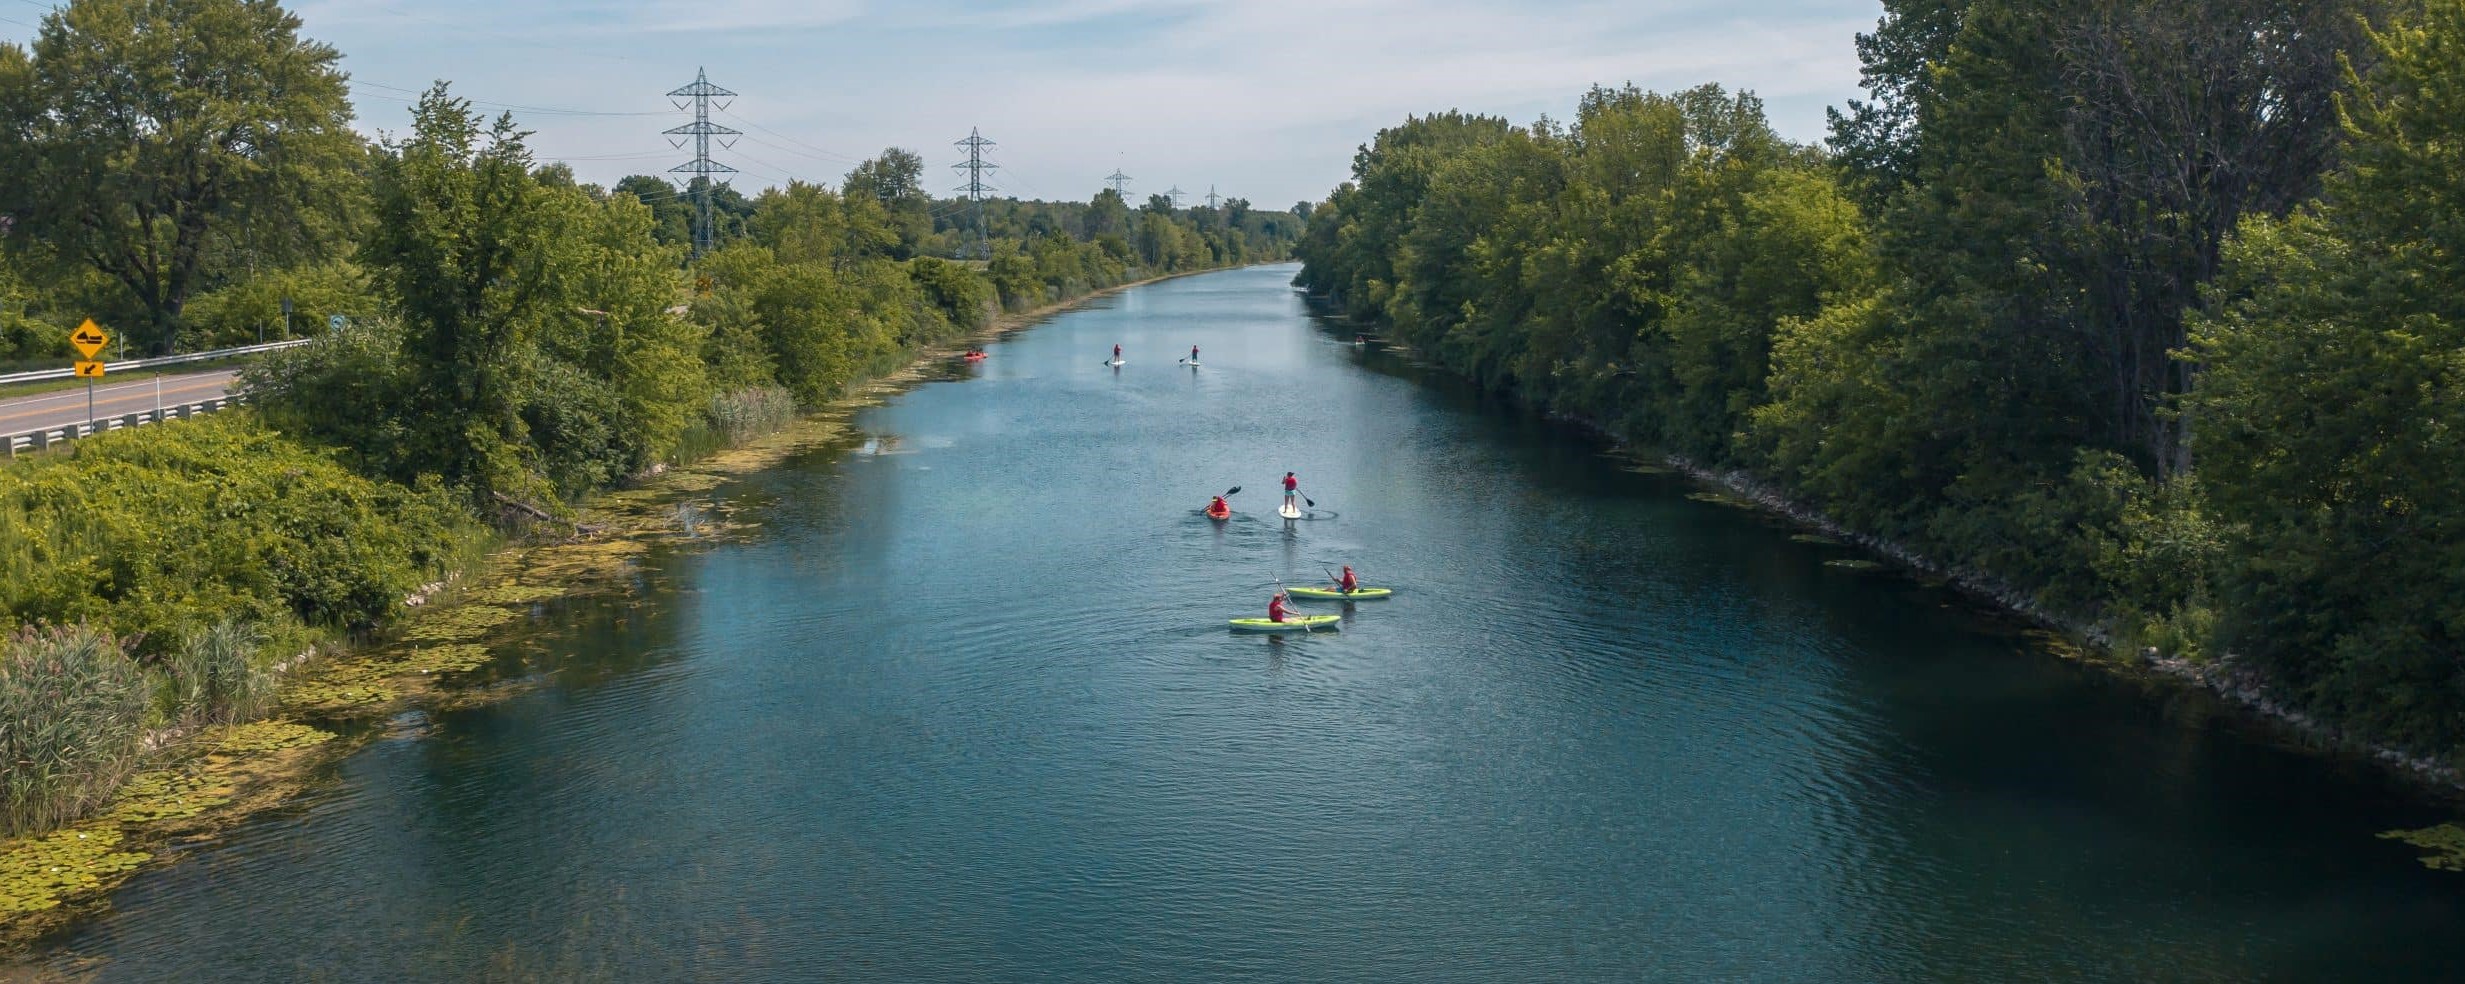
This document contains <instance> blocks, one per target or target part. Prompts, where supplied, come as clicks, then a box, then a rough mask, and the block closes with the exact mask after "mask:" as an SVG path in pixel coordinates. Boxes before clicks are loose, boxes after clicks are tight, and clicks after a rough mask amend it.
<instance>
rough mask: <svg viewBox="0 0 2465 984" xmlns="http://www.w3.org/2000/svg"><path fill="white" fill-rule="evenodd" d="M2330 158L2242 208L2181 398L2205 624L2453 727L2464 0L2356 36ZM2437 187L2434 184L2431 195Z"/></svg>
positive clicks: (2459, 643) (2266, 662)
mask: <svg viewBox="0 0 2465 984" xmlns="http://www.w3.org/2000/svg"><path fill="white" fill-rule="evenodd" d="M2374 41H2375V44H2374V48H2375V49H2376V51H2377V53H2378V54H2380V55H2381V56H2383V58H2384V61H2383V62H2382V64H2381V71H2379V72H2377V73H2375V74H2374V75H2373V77H2372V78H2371V80H2370V84H2369V85H2368V86H2365V85H2363V84H2361V80H2360V79H2359V78H2357V79H2356V87H2355V88H2356V90H2357V91H2356V92H2355V94H2354V95H2353V96H2352V97H2351V98H2349V99H2348V100H2346V106H2345V108H2346V119H2347V120H2348V121H2349V122H2348V124H2347V132H2348V135H2349V137H2350V140H2351V146H2350V149H2349V150H2348V151H2347V155H2348V157H2349V159H2350V163H2349V164H2348V165H2347V166H2346V167H2343V168H2341V169H2339V170H2337V171H2335V172H2333V173H2332V174H2331V175H2330V177H2329V179H2328V181H2327V187H2326V190H2325V193H2324V195H2323V197H2322V199H2321V201H2320V202H2319V204H2318V205H2316V206H2315V207H2312V208H2309V209H2306V210H2305V211H2303V212H2302V213H2300V214H2297V215H2295V216H2293V217H2292V218H2290V219H2287V220H2284V221H2272V220H2265V219H2256V220H2253V221H2250V222H2247V223H2245V224H2244V225H2243V227H2242V229H2241V231H2240V233H2239V235H2238V236H2237V238H2236V240H2235V242H2234V244H2233V248H2232V250H2231V252H2230V253H2229V255H2228V257H2227V263H2226V274H2225V276H2224V277H2223V278H2222V279H2221V281H2220V289H2219V291H2218V296H2220V297H2221V298H2224V299H2225V303H2224V304H2222V305H2221V306H2220V308H2219V310H2218V312H2217V314H2216V315H2215V316H2214V317H2213V318H2209V319H2205V320H2203V321H2201V322H2200V323H2199V324H2198V330H2197V333H2196V340H2197V345H2196V347H2195V349H2194V353H2193V354H2194V357H2195V358H2196V359H2197V360H2198V361H2199V362H2201V363H2204V364H2205V365H2206V367H2207V368H2206V370H2205V372H2204V373H2203V374H2202V375H2201V377H2200V381H2199V387H2198V388H2197V389H2196V390H2195V391H2194V392H2193V394H2192V396H2191V398H2190V400H2189V401H2188V405H2189V409H2190V412H2191V413H2192V414H2193V415H2195V417H2196V419H2197V420H2198V421H2199V422H2200V429H2199V431H2198V434H2197V441H2198V443H2197V449H2198V451H2199V460H2200V465H2199V467H2200V473H2201V479H2202V481H2201V484H2202V487H2203V488H2204V489H2205V490H2206V492H2207V495H2206V501H2205V505H2206V507H2207V509H2208V510H2209V511H2210V513H2211V514H2212V515H2213V516H2214V518H2215V520H2216V521H2217V522H2218V523H2219V524H2220V525H2221V526H2222V527H2223V528H2225V529H2226V530H2227V531H2228V534H2227V538H2228V552H2229V557H2230V560H2229V561H2228V562H2227V563H2225V564H2224V565H2223V570H2222V571H2221V572H2220V581H2221V582H2222V585H2221V592H2220V593H2221V595H2222V597H2221V601H2222V603H2223V605H2224V611H2223V612H2221V615H2222V625H2221V631H2222V635H2223V641H2224V643H2225V644H2226V645H2228V646H2230V647H2232V649H2233V650H2234V651H2235V652H2238V653H2242V654H2244V655H2247V656H2251V657H2254V658H2255V659H2257V660H2258V661H2259V662H2260V663H2261V665H2263V666H2264V667H2266V668H2267V669H2268V670H2270V671H2271V672H2272V673H2273V674H2274V675H2275V676H2276V677H2277V679H2279V680H2280V681H2282V682H2284V683H2287V684H2290V685H2291V688H2292V691H2293V693H2294V694H2295V695H2296V696H2297V697H2299V698H2300V699H2301V700H2302V701H2303V702H2305V703H2307V704H2309V705H2310V706H2312V707H2315V708H2318V709H2321V710H2325V711H2328V712H2330V713H2333V714H2336V715H2337V716H2338V717H2339V718H2340V719H2341V720H2347V721H2356V722H2362V723H2366V724H2369V725H2373V726H2374V727H2375V730H2377V731H2378V732H2380V733H2382V734H2391V735H2394V736H2396V737H2398V738H2400V739H2402V740H2406V741H2408V742H2410V743H2414V744H2417V745H2420V746H2422V747H2425V748H2428V749H2433V750H2452V749H2455V748H2458V747H2460V745H2465V656H2460V654H2461V653H2465V566H2461V565H2460V564H2459V563H2458V558H2459V557H2465V503H2460V502H2459V500H2458V498H2457V490H2458V489H2460V488H2465V447H2460V445H2459V435H2460V434H2465V259H2460V258H2465V223H2460V221H2459V213H2458V211H2457V210H2456V209H2455V208H2453V207H2449V206H2448V205H2447V204H2446V203H2453V202H2457V201H2460V200H2465V160H2461V159H2460V158H2459V157H2458V155H2457V152H2456V143H2455V137H2456V121H2457V120H2458V119H2465V90H2460V89H2459V87H2458V85H2457V80H2458V79H2460V78H2465V7H2460V6H2459V5H2458V4H2456V3H2453V2H2443V3H2434V4H2428V5H2426V12H2425V13H2424V14H2423V15H2421V16H2419V17H2418V18H2416V19H2414V20H2412V21H2411V22H2409V23H2405V24H2402V25H2399V26H2397V27H2394V28H2392V29H2390V30H2389V31H2388V32H2387V33H2385V34H2382V35H2379V36H2377V37H2376V38H2374ZM2431 203H2439V204H2431Z"/></svg>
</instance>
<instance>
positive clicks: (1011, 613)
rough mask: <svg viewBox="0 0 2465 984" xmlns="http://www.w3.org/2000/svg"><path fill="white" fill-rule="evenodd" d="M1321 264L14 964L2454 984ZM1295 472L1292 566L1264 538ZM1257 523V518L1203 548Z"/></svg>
mask: <svg viewBox="0 0 2465 984" xmlns="http://www.w3.org/2000/svg"><path fill="white" fill-rule="evenodd" d="M1292 272H1293V271H1292V269H1291V268H1290V267H1271V268H1260V269H1251V270H1243V271H1235V272H1229V273H1221V274H1214V275H1209V276H1203V277H1194V278H1189V279H1183V280H1177V281H1171V282H1167V283H1163V284H1158V285H1154V286H1150V287H1146V288H1141V289H1139V290H1136V291H1133V292H1130V293H1127V294H1124V295H1121V296H1119V297H1117V298H1114V299H1111V300H1109V301H1106V302H1103V304H1102V305H1101V306H1099V307H1096V308H1091V309H1088V310H1083V311H1079V312H1076V313H1072V314H1068V315H1065V316H1062V317H1060V318H1058V319H1056V320H1054V321H1053V322H1051V323H1050V324H1047V325H1044V326H1042V327H1039V328H1037V329H1035V330H1033V331H1031V332H1026V333H1022V334H1018V335H1013V336H1010V337H1009V338H1008V339H1006V340H1005V341H1003V342H1001V343H1000V344H997V345H995V346H994V347H993V348H992V349H991V352H992V358H991V359H990V360H988V361H986V362H984V363H982V364H981V365H980V366H977V367H974V368H972V369H963V370H960V369H954V370H953V375H954V378H953V379H952V380H950V381H945V382H936V383H931V384H927V385H924V386H922V387H920V388H918V389H916V390H914V391H912V392H910V393H908V394H906V395H904V396H902V397H900V398H898V399H897V400H895V401H894V402H892V403H891V404H890V405H888V406H884V407H881V408H877V409H874V410H871V411H868V412H866V413H865V414H864V415H862V416H861V417H860V418H859V421H858V423H859V426H860V428H861V430H862V432H863V433H862V434H861V435H859V436H856V437H853V438H851V439H849V440H848V441H845V442H843V443H842V444H841V445H839V446H836V447H832V448H829V449H824V450H817V451H815V452H812V453H809V454H805V455H803V456H800V457H798V458H796V459H794V460H792V461H789V462H787V463H786V464H785V465H784V466H782V467H779V468H777V469H774V470H771V471H769V472H765V473H762V474H759V475H756V476H753V477H751V478H749V479H746V480H744V481H742V482H739V483H736V484H734V485H731V486H729V487H727V488H725V489H722V490H721V491H720V492H719V493H717V494H718V495H719V496H721V497H723V498H726V499H729V500H732V501H734V502H737V503H740V504H744V505H747V506H750V507H752V515H753V517H754V518H756V519H758V520H759V521H760V522H762V523H763V524H764V529H763V532H762V533H761V534H760V535H759V536H758V537H757V538H755V539H754V540H753V541H752V542H749V543H740V544H732V545H722V546H716V547H709V548H705V549H701V550H694V551H682V552H674V553H662V554H658V555H654V556H653V557H652V558H651V559H650V561H649V563H648V565H647V567H646V569H645V576H644V580H643V583H644V588H643V590H642V592H641V593H639V594H638V595H636V596H634V597H629V598H614V599H596V600H583V601H577V602H571V603H567V604H565V605H563V606H561V607H557V608H554V609H553V610H551V611H549V612H547V613H546V615H545V616H544V619H545V624H544V625H542V626H540V627H538V629H537V630H536V631H535V632H534V633H533V634H532V636H531V638H532V639H533V640H534V643H533V646H532V651H531V655H530V656H529V657H528V658H529V661H530V665H531V666H532V667H533V668H535V669H536V671H537V672H538V673H539V674H540V675H541V678H542V679H543V680H544V684H545V685H544V686H543V687H541V688H540V689H538V690H536V691H535V692H532V693H529V694H526V695H524V696H521V697H518V698H515V699H513V700H511V701H509V702H507V703H503V704H500V705H496V706H491V707H488V708H485V709H480V710H472V711H463V712H453V713H446V714H442V715H440V716H438V717H437V718H436V719H435V720H433V721H418V720H408V721H405V722H401V723H400V726H399V727H398V728H397V734H396V735H395V736H394V737H391V738H389V739H387V740H384V741H380V742H378V743H377V744H375V745H373V746H371V747H370V748H368V749H367V750H365V751H363V752H361V753H359V754H357V755H355V756H352V757H351V758H349V759H348V760H346V761H344V762H343V763H342V764H340V765H339V766H337V767H336V768H335V769H333V770H332V772H331V774H330V775H327V776H324V777H322V779H321V782H320V785H319V788H318V791H317V792H316V793H315V794H314V795H313V796H311V797H310V798H308V799H306V800H305V801H303V802H302V803H301V804H300V805H299V806H298V807H296V808H295V809H291V810H288V811H286V812H284V813H282V814H280V815H277V816H273V817H270V818H266V819H263V820H260V821H257V822H253V823H251V824H250V825H248V826H247V827H245V828H244V829H242V830H241V831H239V832H238V833H237V834H235V835H234V836H232V837H230V838H228V839H227V840H224V841H220V842H217V843H214V844H211V845H206V846H201V847H197V848H194V849H191V850H190V851H189V852H188V854H187V856H186V858H185V859H184V860H183V861H182V862H181V863H179V864H177V865H174V866H171V867H168V868H165V869H161V870H158V871H155V872H152V873H149V874H146V875H143V876H141V877H140V878H138V879H137V880H136V881H134V882H133V883H131V884H130V885H129V886H128V887H127V888H126V889H124V890H122V891H121V892H120V893H119V894H118V896H117V897H116V899H115V911H114V912H113V914H111V915H109V916H106V917H103V918H100V919H97V920H94V921H91V922H89V923H87V924H86V925H84V926H82V927H80V928H79V929H78V930H76V931H75V932H73V933H72V934H70V935H68V936H66V937H64V938H63V939H61V940H59V941H58V942H57V944H56V947H55V948H54V949H53V950H52V951H50V952H48V953H45V954H43V955H41V963H40V964H38V965H36V966H34V967H30V968H26V969H25V971H24V972H26V973H41V972H58V973H61V974H79V975H84V974H92V975H95V976H99V978H100V979H103V980H119V981H170V980H181V981H259V980H354V981H355V980H421V981H427V980H434V981H462V980H529V979H538V980H569V979H621V980H642V981H668V980H723V981H740V980H747V981H804V980H881V981H982V980H1003V981H1148V980H1155V981H1181V980H1243V981H1399V982H1400V981H1410V982H1428V981H1561V980H1566V981H1574V980H1585V981H1590V980H1598V981H1629V980H1648V979H1664V980H1681V979H1683V980H1804V981H1879V980H2214V981H2249V980H2265V979H2275V980H2289V981H2290V980H2326V979H2381V980H2407V979H2417V980H2436V979H2442V978H2447V979H2454V975H2455V974H2456V973H2457V970H2456V968H2458V967H2460V966H2465V963H2460V960H2461V959H2465V877H2460V876H2456V875H2441V874H2438V873H2434V872H2430V871H2427V870H2425V869H2423V868H2422V867H2421V866H2420V865H2418V864H2417V863H2416V862H2415V861H2414V852H2413V851H2412V849H2410V848H2406V847H2403V846H2401V845H2396V844H2393V843H2390V842H2386V841H2381V840H2377V839H2375V838H2374V837H2373V835H2374V834H2375V833H2377V832H2379V831H2382V830H2386V829H2390V828H2393V827H2411V826H2421V825H2425V824H2428V823H2431V822H2436V821H2438V820H2441V819H2445V818H2446V815H2445V813H2444V812H2443V808H2442V807H2440V806H2439V805H2438V804H2434V803H2429V802H2425V801H2422V800H2419V799H2414V798H2409V797H2408V796H2406V795H2405V794H2403V793H2402V792H2400V791H2398V790H2395V789H2392V788H2390V787H2389V786H2388V785H2386V784H2385V783H2384V782H2383V781H2382V780H2379V779H2377V778H2374V777H2373V775H2372V774H2371V773H2369V772H2368V771H2367V770H2358V769H2353V768H2349V767H2346V766H2341V765H2338V764H2335V763H2330V762H2325V761H2322V760H2318V759H2315V758H2310V757H2305V756H2302V755H2298V754H2295V753H2292V752H2288V751H2285V750H2282V749H2280V748H2278V747H2277V746H2275V745H2273V744H2271V743H2269V742H2268V741H2267V740H2265V738H2264V737H2263V736H2261V735H2258V734H2255V733H2252V732H2253V729H2251V728H2249V727H2247V726H2245V725H2241V724H2238V723H2236V722H2235V720H2233V719H2231V718H2229V717H2223V716H2220V715H2218V714H2217V712H2216V711H2215V709H2214V707H2213V705H2211V704H2210V703H2209V702H2207V701H2206V700H2204V699H2201V698H2199V697H2197V696H2194V695H2187V694H2183V693H2180V692H2176V691H2173V690H2170V689H2166V688H2152V687H2148V686H2145V685H2143V684H2139V683H2134V682H2131V681H2127V680H2121V679H2117V678H2114V677H2112V676H2110V675H2107V674H2105V673H2103V672H2101V671H2097V670H2093V669H2085V668H2081V667H2078V666H2075V665H2073V664H2070V663H2066V662H2064V661H2062V660H2059V659H2057V658H2054V657H2052V656H2049V655H2046V654H2044V653H2042V652H2040V651H2038V650H2036V649H2034V648H2032V647H2031V646H2030V645H2028V644H2027V643H2026V642H2024V641H2023V640H2021V639H2019V638H2017V637H2016V636H2015V635H2013V634H2011V633H2009V632H2007V631H2003V630H1998V629H1997V628H1996V627H1995V626H1993V625H1992V624H1991V623H1988V622H1986V621H1984V620H1981V619H1979V618H1976V617H1974V616H1973V615H1971V614H1969V613H1966V612H1965V611H1964V610H1962V609H1961V608H1960V607H1959V606H1957V605H1956V604H1955V603H1954V601H1953V599H1952V598H1951V597H1950V596H1948V595H1946V594H1944V593H1941V592H1937V591H1932V590H1928V589H1925V588H1921V587H1918V586H1916V585H1913V584H1910V583H1907V582H1905V581H1901V580H1897V579H1893V578H1888V577H1877V576H1873V575H1860V574H1856V573H1852V572H1847V571H1843V570H1840V569H1837V568H1828V567H1825V566H1823V561H1824V560H1826V559H1832V558H1837V557H1841V556H1845V554H1843V553H1842V552H1840V551H1838V550H1832V549H1826V548H1823V547H1818V546H1809V545H1804V544H1798V543H1793V542H1790V541H1789V539H1788V531H1787V530H1785V529H1781V528H1777V527H1774V526H1770V525H1767V524H1766V523H1765V522H1763V521H1761V520H1759V519H1757V518H1756V517H1754V516H1752V515H1749V514H1745V513H1741V512H1737V511H1733V510H1729V509H1725V508H1722V507H1719V506H1714V505H1708V504H1704V503H1700V502H1694V501H1689V500H1688V499H1687V498H1686V497H1685V496H1686V493H1687V492H1688V491H1689V488H1688V487H1687V486H1686V485H1685V484H1684V483H1682V482H1679V481H1676V480H1674V479H1670V478H1666V477H1652V476H1644V475H1636V474H1630V473H1626V472H1623V471H1621V470H1619V463H1618V462H1616V461H1614V460H1611V459H1607V458H1604V457H1602V456H1601V454H1600V449H1599V448H1598V447H1596V446H1595V445H1593V444H1592V443H1590V442H1589V441H1587V440H1585V439H1583V438H1581V437H1579V436H1576V435H1573V434H1570V433H1568V432H1566V431H1564V430H1562V429H1559V428H1556V427H1553V426H1550V425H1548V424H1546V423H1543V422H1540V421H1536V420H1534V419H1532V418H1531V417H1529V416H1528V415H1525V414H1521V413H1518V412H1515V411H1513V410H1511V409H1508V408H1504V407H1500V406H1495V405H1490V404H1487V403H1485V402H1483V401H1482V400H1480V399H1478V398H1476V397H1474V396H1471V395H1469V394H1467V393H1466V392H1465V391H1464V390H1463V389H1462V387H1460V386H1457V385H1454V384H1451V383H1449V382H1447V381H1445V380H1443V379H1431V378H1424V376H1425V374H1422V373H1419V372H1418V371H1416V370H1413V369H1411V368H1409V367H1408V366H1406V365H1404V364H1403V363H1402V361H1401V360H1400V359H1398V358H1396V357H1395V356H1393V355H1392V354H1386V353H1381V352H1378V351H1374V350H1371V351H1364V350H1360V349H1355V348H1354V347H1352V346H1349V345H1345V344H1340V343H1339V342H1338V341H1337V339H1338V338H1342V337H1348V336H1349V332H1348V331H1347V330H1345V329H1341V328H1337V327H1333V326H1321V325H1318V324H1315V323H1313V321H1312V320H1311V319H1310V318H1309V317H1308V316H1307V315H1306V313H1305V311H1304V309H1303V307H1302V305H1301V303H1300V300H1299V298H1298V297H1297V295H1295V294H1293V293H1292V292H1291V291H1289V290H1288V289H1287V288H1286V286H1285V283H1286V281H1287V280H1288V279H1289V278H1290V277H1291V275H1292ZM1116 342H1118V343H1120V344H1121V345H1123V346H1124V348H1125V349H1126V350H1127V356H1128V360H1129V361H1128V365H1126V366H1124V367H1122V368H1121V369H1119V370H1114V369H1109V368H1105V367H1103V366H1101V365H1100V364H1099V363H1100V362H1101V361H1102V360H1103V359H1104V358H1106V357H1107V355H1108V354H1109V351H1110V347H1111V346H1112V345H1113V344H1114V343H1116ZM1192 344H1197V345H1200V346H1202V348H1203V353H1202V355H1203V362H1204V367H1203V368H1200V369H1196V370H1193V369H1189V368H1184V367H1180V366H1177V365H1175V361H1174V360H1175V359H1176V357H1179V356H1183V355H1186V354H1187V352H1188V350H1189V347H1190V346H1191V345H1192ZM1286 470H1293V471H1296V472H1298V473H1299V477H1300V480H1301V482H1302V491H1303V492H1304V493H1305V494H1306V495H1308V496H1309V497H1310V498H1312V499H1313V500H1315V501H1316V503H1317V507H1316V509H1315V510H1313V513H1312V518H1310V519H1307V520H1304V521H1300V522H1295V523H1290V524H1287V523H1285V522H1283V521H1280V520H1277V519H1275V518H1274V517H1273V516H1272V514H1271V510H1272V509H1273V506H1274V504H1275V501H1276V496H1275V491H1274V486H1275V483H1276V481H1277V479H1278V478H1280V477H1281V475H1282V474H1283V472H1284V471H1286ZM1233 485H1241V486H1243V487H1244V491H1242V492H1241V493H1240V494H1238V495H1235V496H1234V497H1233V499H1232V501H1233V503H1234V505H1235V506H1236V507H1238V508H1240V509H1242V510H1243V512H1241V513H1239V514H1238V515H1236V516H1235V518H1234V519H1233V520H1232V521H1231V522H1229V523H1227V524H1224V525H1221V526H1219V525H1217V524H1215V523H1212V522H1210V521H1208V520H1206V519H1204V518H1203V517H1201V516H1200V515H1198V509H1199V508H1200V507H1201V506H1203V505H1204V504H1205V502H1206V500H1207V497H1208V496H1209V495H1210V494H1213V493H1217V492H1221V491H1223V490H1224V489H1226V488H1227V487H1229V486H1233ZM1344 563H1349V564H1352V565H1353V566H1354V567H1355V568H1356V569H1358V570H1359V571H1360V572H1361V574H1362V576H1363V578H1364V580H1365V581H1366V582H1367V583H1371V584H1378V585H1388V586H1393V587H1395V588H1397V589H1398V592H1399V593H1398V596H1397V598H1396V599H1395V600H1393V601H1389V602H1375V603H1363V604H1360V605H1358V606H1357V610H1353V611H1350V612H1347V613H1346V614H1347V615H1348V618H1347V620H1346V622H1345V623H1344V628H1343V631H1342V632H1340V633H1337V634H1332V635H1323V634H1322V635H1315V636H1310V637H1298V638H1266V637H1256V636H1237V635H1232V634H1230V633H1228V632H1226V631H1225V626H1224V620H1225V619H1227V618H1230V617H1233V616H1242V615H1253V614H1260V613H1262V612H1263V609H1264V606H1265V604H1266V601H1267V597H1268V594H1269V593H1270V591H1271V590H1272V588H1271V585H1272V583H1273V582H1274V581H1275V580H1276V579H1279V578H1282V579H1289V580H1295V581H1307V580H1311V579H1314V578H1318V577H1320V572H1321V570H1322V568H1324V567H1328V566H1332V565H1337V564H1344ZM1304 607H1307V608H1311V609H1312V610H1325V611H1342V609H1340V608H1338V607H1335V606H1325V605H1320V606H1304Z"/></svg>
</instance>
